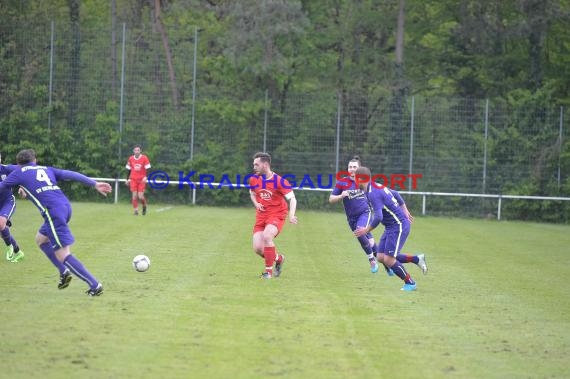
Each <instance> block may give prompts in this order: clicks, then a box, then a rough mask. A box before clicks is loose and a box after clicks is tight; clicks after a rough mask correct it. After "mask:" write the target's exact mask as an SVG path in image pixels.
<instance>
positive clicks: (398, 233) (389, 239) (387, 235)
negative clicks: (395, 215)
mask: <svg viewBox="0 0 570 379" xmlns="http://www.w3.org/2000/svg"><path fill="white" fill-rule="evenodd" d="M409 234H410V223H408V222H406V223H402V224H400V225H394V226H390V227H388V228H386V230H384V234H382V237H380V242H379V243H378V252H379V253H384V254H386V255H389V256H392V257H395V256H396V255H398V254H399V253H400V251H402V248H403V247H404V244H405V243H406V239H407V238H408V235H409Z"/></svg>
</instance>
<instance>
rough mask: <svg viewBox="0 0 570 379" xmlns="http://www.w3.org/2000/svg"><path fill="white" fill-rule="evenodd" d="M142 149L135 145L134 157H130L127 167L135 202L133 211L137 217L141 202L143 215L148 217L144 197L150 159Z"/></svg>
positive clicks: (129, 184)
mask: <svg viewBox="0 0 570 379" xmlns="http://www.w3.org/2000/svg"><path fill="white" fill-rule="evenodd" d="M141 152H142V148H141V146H140V145H135V147H134V148H133V153H134V154H133V155H131V156H130V157H129V160H128V161H127V165H126V166H125V167H126V168H127V170H129V173H128V175H127V186H129V187H130V189H131V193H132V194H133V196H132V202H133V209H134V214H135V216H138V214H139V200H140V201H141V203H142V214H143V216H144V215H146V199H145V197H144V190H145V187H146V181H147V180H146V170H148V169H149V168H150V161H149V160H148V157H147V156H146V155H144V154H141Z"/></svg>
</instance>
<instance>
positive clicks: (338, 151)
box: [334, 91, 342, 175]
mask: <svg viewBox="0 0 570 379" xmlns="http://www.w3.org/2000/svg"><path fill="white" fill-rule="evenodd" d="M336 99H337V100H336V154H335V171H334V172H335V175H336V173H337V172H338V165H339V162H340V111H341V107H342V104H341V94H340V92H339V91H337V93H336Z"/></svg>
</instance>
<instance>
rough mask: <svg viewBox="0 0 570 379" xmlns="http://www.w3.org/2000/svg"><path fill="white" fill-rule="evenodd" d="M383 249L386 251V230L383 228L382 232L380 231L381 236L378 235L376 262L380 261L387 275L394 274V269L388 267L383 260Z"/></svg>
mask: <svg viewBox="0 0 570 379" xmlns="http://www.w3.org/2000/svg"><path fill="white" fill-rule="evenodd" d="M385 251H386V230H384V233H382V236H381V237H380V241H378V244H377V245H376V257H377V259H378V262H380V263H382V266H384V270H386V274H388V276H394V271H393V270H392V269H391V268H390V267H388V266H387V265H386V263H385V262H384V252H385Z"/></svg>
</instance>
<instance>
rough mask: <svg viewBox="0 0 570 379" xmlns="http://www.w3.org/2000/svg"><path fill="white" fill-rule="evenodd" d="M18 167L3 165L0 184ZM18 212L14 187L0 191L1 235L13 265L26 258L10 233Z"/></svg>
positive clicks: (0, 156)
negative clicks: (12, 218) (14, 216)
mask: <svg viewBox="0 0 570 379" xmlns="http://www.w3.org/2000/svg"><path fill="white" fill-rule="evenodd" d="M1 161H2V155H0V162H1ZM17 168H18V166H16V165H3V164H0V182H2V181H3V180H4V179H6V177H7V176H8V175H9V174H10V173H11V172H12V171H14V170H15V169H17ZM15 210H16V198H15V197H14V193H13V192H12V187H8V188H6V189H4V190H2V191H0V234H1V235H2V239H3V240H4V243H5V244H6V246H7V249H6V260H7V261H9V262H12V263H16V262H19V261H21V260H22V259H23V258H24V252H23V251H21V250H20V246H18V243H17V242H16V240H15V239H14V237H13V236H12V234H11V233H10V226H12V224H11V222H10V218H11V217H12V215H13V214H14V211H15Z"/></svg>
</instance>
